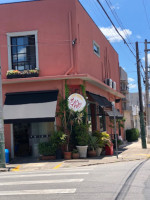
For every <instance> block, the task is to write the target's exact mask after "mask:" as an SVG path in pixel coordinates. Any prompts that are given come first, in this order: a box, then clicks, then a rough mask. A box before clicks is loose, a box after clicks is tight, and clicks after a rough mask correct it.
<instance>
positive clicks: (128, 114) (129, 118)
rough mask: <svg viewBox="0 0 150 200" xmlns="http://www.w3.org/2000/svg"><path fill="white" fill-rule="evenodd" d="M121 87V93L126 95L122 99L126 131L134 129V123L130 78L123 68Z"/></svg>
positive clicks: (121, 71) (121, 70)
mask: <svg viewBox="0 0 150 200" xmlns="http://www.w3.org/2000/svg"><path fill="white" fill-rule="evenodd" d="M120 87H121V93H122V94H123V95H124V98H123V99H122V111H123V116H124V118H125V123H124V131H126V130H127V129H131V128H133V124H134V121H133V114H132V110H131V106H130V100H129V88H128V76H127V73H126V71H125V70H124V69H123V68H122V67H120Z"/></svg>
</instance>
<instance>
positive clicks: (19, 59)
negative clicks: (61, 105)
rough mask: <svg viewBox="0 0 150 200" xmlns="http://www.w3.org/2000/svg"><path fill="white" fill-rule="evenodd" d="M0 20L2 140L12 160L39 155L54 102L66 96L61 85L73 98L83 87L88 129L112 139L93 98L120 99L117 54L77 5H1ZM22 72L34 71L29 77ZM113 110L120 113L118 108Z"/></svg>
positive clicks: (61, 1) (64, 0) (67, 0)
mask: <svg viewBox="0 0 150 200" xmlns="http://www.w3.org/2000/svg"><path fill="white" fill-rule="evenodd" d="M0 21H1V22H0V23H1V28H0V54H1V65H2V84H3V100H4V104H5V105H4V122H5V141H6V148H8V149H9V150H10V151H11V157H12V158H14V156H17V155H18V154H17V148H20V149H19V156H20V155H22V156H26V154H30V153H31V151H32V155H33V156H35V157H36V156H37V151H36V148H37V144H38V143H39V141H41V140H42V141H43V140H46V139H47V137H48V136H49V135H50V134H51V132H52V130H53V129H54V128H55V127H56V125H58V124H59V120H58V119H57V117H56V109H57V97H58V95H59V94H60V95H62V96H64V88H65V82H66V83H67V85H68V86H69V88H70V92H71V93H72V92H79V93H81V87H80V85H85V88H86V91H87V96H88V108H89V109H88V110H89V113H88V119H89V121H91V122H92V127H91V130H96V129H99V130H101V131H103V130H107V132H108V133H110V134H112V133H113V131H112V130H111V129H110V127H109V117H111V114H110V112H106V111H105V109H104V107H105V106H104V105H100V101H99V100H97V99H101V98H102V97H105V98H103V99H104V100H106V102H107V101H108V102H115V100H116V99H121V98H122V97H123V95H122V94H121V93H120V75H119V61H118V54H117V53H116V52H115V50H114V49H113V47H112V46H111V45H110V43H109V42H108V41H107V39H106V38H105V36H104V35H103V34H102V33H101V31H100V30H99V28H98V27H97V26H96V25H95V23H94V22H93V21H92V19H91V18H90V17H89V15H88V13H87V12H86V11H85V10H84V8H83V7H82V5H81V4H80V2H79V1H78V0H51V1H49V0H41V1H31V2H21V3H12V4H3V5H0ZM35 68H36V69H38V70H39V76H38V77H34V76H35V74H34V73H35V72H36V70H35ZM8 70H19V71H20V73H21V74H22V75H21V78H16V75H14V76H13V77H9V76H6V73H7V71H8ZM26 70H33V71H30V72H31V73H30V77H26V76H29V75H27V74H26ZM17 76H19V75H17ZM10 78H11V79H10ZM106 79H107V82H106ZM112 83H113V84H112ZM115 106H116V109H119V110H120V112H121V103H116V105H115ZM116 112H117V111H116ZM121 134H122V137H123V131H122V133H121ZM25 149H26V151H25ZM25 152H26V153H25Z"/></svg>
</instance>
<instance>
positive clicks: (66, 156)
mask: <svg viewBox="0 0 150 200" xmlns="http://www.w3.org/2000/svg"><path fill="white" fill-rule="evenodd" d="M66 132H68V131H67V130H66ZM69 143H70V133H69V132H68V133H67V134H66V140H65V144H66V150H65V151H64V159H65V160H69V159H71V151H69Z"/></svg>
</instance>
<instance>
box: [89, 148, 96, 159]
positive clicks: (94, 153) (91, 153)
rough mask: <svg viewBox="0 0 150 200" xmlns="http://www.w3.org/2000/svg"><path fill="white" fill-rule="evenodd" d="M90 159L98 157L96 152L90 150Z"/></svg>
mask: <svg viewBox="0 0 150 200" xmlns="http://www.w3.org/2000/svg"><path fill="white" fill-rule="evenodd" d="M88 157H96V150H89V151H88Z"/></svg>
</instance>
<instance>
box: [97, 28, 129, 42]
mask: <svg viewBox="0 0 150 200" xmlns="http://www.w3.org/2000/svg"><path fill="white" fill-rule="evenodd" d="M99 29H100V30H101V31H102V33H103V34H104V35H105V36H106V38H107V39H108V40H109V41H110V42H120V41H122V38H121V37H120V36H119V34H118V33H117V32H116V30H115V28H114V27H113V26H110V27H99ZM117 30H118V31H119V33H120V34H121V35H122V36H123V37H124V39H126V38H127V36H130V35H132V31H130V30H129V29H123V30H122V29H121V28H120V27H119V28H117Z"/></svg>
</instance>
